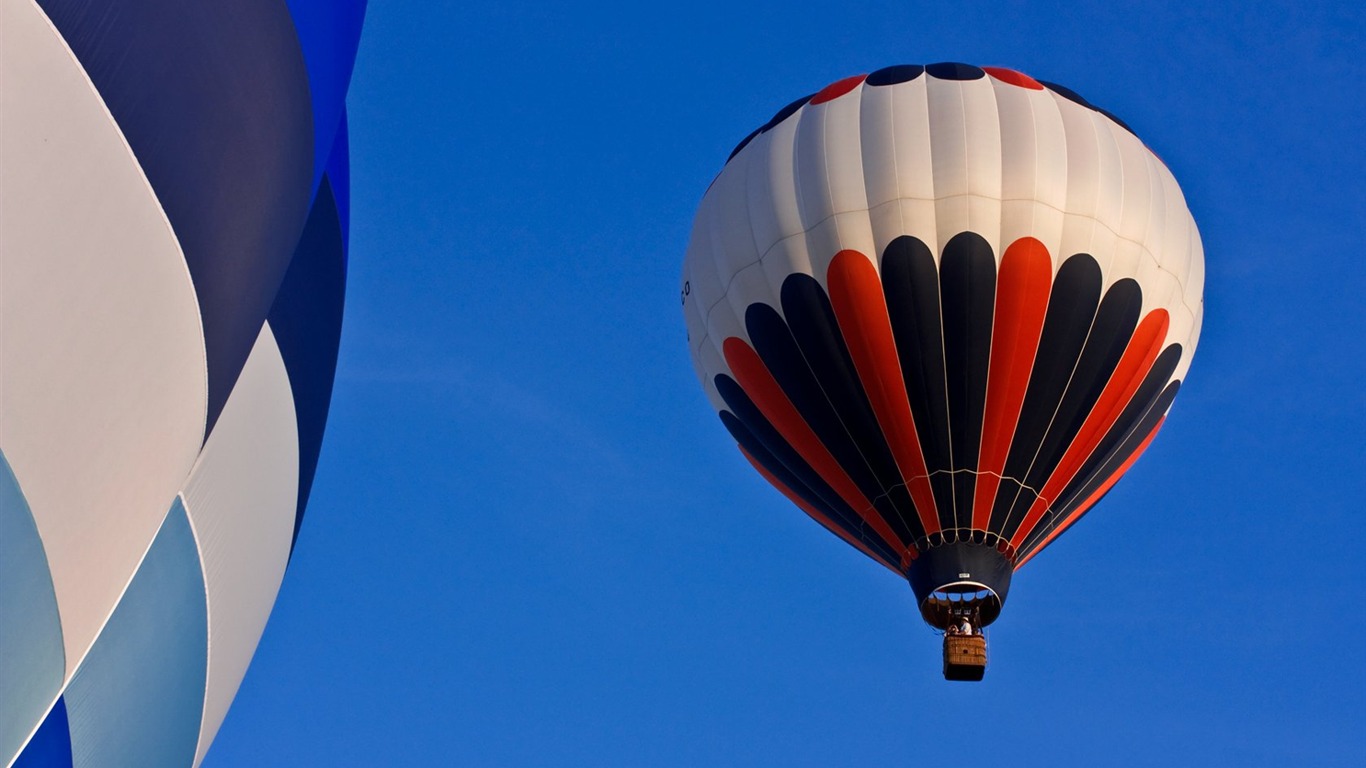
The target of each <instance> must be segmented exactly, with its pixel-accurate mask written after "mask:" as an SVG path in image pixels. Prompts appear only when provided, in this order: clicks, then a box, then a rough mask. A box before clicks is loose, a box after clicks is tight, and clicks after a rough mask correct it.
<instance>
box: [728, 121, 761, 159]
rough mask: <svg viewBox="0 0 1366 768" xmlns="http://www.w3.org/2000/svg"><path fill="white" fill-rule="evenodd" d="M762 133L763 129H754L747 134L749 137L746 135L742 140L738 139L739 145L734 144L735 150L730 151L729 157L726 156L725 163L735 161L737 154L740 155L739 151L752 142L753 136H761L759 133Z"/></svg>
mask: <svg viewBox="0 0 1366 768" xmlns="http://www.w3.org/2000/svg"><path fill="white" fill-rule="evenodd" d="M763 132H764V129H763V128H755V129H754V130H752V131H750V132H749V135H748V136H746V137H745V138H743V139H740V143H739V144H736V145H735V149H732V150H731V151H730V155H728V156H727V157H726V162H728V163H729V162H730V161H731V160H734V159H735V156H736V155H738V154H740V150H742V149H744V148H745V147H747V146H749V143H750V142H751V141H754V137H755V136H758V135H759V134H761V133H763Z"/></svg>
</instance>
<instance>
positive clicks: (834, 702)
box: [206, 0, 1366, 768]
mask: <svg viewBox="0 0 1366 768" xmlns="http://www.w3.org/2000/svg"><path fill="white" fill-rule="evenodd" d="M438 6H439V7H438ZM462 6H463V7H462ZM592 6H593V7H591V8H590V7H588V6H587V4H579V3H564V4H554V3H546V2H488V3H448V4H423V5H419V4H416V3H401V2H374V3H371V6H370V9H369V13H368V17H367V19H366V28H365V32H364V35H363V37H362V42H361V49H360V55H359V58H358V60H357V64H356V72H355V78H354V80H353V83H352V87H351V92H350V96H349V105H350V110H351V137H352V151H353V169H354V170H353V179H352V181H353V189H352V204H353V212H352V219H351V221H352V232H351V248H352V255H351V273H350V284H349V287H348V295H347V301H348V305H347V317H346V322H345V329H344V332H343V338H342V348H341V361H340V365H339V371H338V378H337V386H336V393H335V397H334V401H333V409H332V415H331V420H330V423H329V426H328V432H327V437H326V441H325V444H324V447H323V454H322V459H321V463H320V466H319V472H318V477H317V481H316V483H315V485H314V487H313V497H312V501H311V503H310V507H309V513H308V516H307V519H306V520H305V523H304V526H303V531H302V534H301V536H300V538H299V542H298V548H297V549H296V551H295V555H294V560H293V563H292V565H291V567H290V571H289V573H288V574H287V575H286V578H285V583H284V587H283V590H282V591H281V594H280V598H279V602H278V603H277V605H276V608H275V612H274V615H273V617H272V619H271V623H270V626H269V627H268V628H267V630H266V633H265V636H264V638H263V639H262V642H261V646H260V649H259V651H258V653H257V656H256V659H255V662H254V663H253V666H252V668H251V670H250V672H249V673H248V675H247V678H246V680H245V682H244V683H243V686H242V690H241V692H240V694H239V696H238V698H237V701H236V703H235V704H234V706H233V708H232V710H231V712H230V713H229V715H228V718H227V721H226V722H225V724H224V726H223V729H222V731H221V732H220V734H219V736H218V739H217V741H216V743H215V745H214V748H213V749H212V750H211V751H210V753H209V758H208V760H207V762H206V766H209V768H225V767H228V766H259V765H280V766H284V765H289V766H352V765H355V766H375V765H462V766H566V765H585V766H610V765H622V766H702V765H707V766H711V765H736V766H830V765H871V764H886V765H913V764H935V763H940V764H942V763H944V762H951V763H952V764H955V765H979V764H989V763H993V762H1007V761H1008V762H1010V763H1011V764H1013V765H1017V766H1035V765H1039V766H1042V765H1049V766H1056V765H1084V766H1096V765H1101V766H1105V765H1134V766H1143V765H1154V766H1158V765H1161V766H1167V765H1193V764H1197V763H1199V764H1204V765H1215V766H1222V765H1227V766H1286V765H1298V766H1339V765H1342V766H1346V765H1359V764H1360V762H1359V761H1361V760H1362V757H1363V755H1366V728H1363V722H1366V620H1363V615H1362V611H1361V606H1362V602H1363V598H1362V590H1363V588H1366V566H1364V565H1363V562H1364V561H1363V559H1362V557H1361V555H1360V554H1359V549H1360V546H1361V542H1362V540H1363V538H1366V510H1363V505H1362V501H1363V499H1366V480H1364V479H1363V474H1364V471H1366V437H1363V435H1364V434H1366V395H1363V387H1362V383H1361V382H1362V379H1363V377H1364V376H1366V343H1363V340H1362V325H1363V323H1366V310H1363V306H1362V297H1363V295H1366V267H1364V266H1363V259H1366V248H1364V247H1363V224H1366V202H1364V201H1366V184H1364V183H1363V172H1366V149H1363V147H1364V146H1366V142H1363V130H1364V129H1363V126H1366V97H1363V89H1364V88H1366V66H1364V65H1363V60H1364V59H1366V11H1363V10H1362V8H1361V6H1360V4H1359V3H1354V2H1340V3H1313V2H1295V3H1291V2H1274V3H1249V4H1234V3H1201V2H1176V3H1157V2H1141V3H1130V2H1118V3H1115V2H1109V3H1094V4H1081V5H1077V6H1075V7H1069V8H1066V9H1060V8H1057V7H1051V6H1049V5H1048V4H1043V3H1026V2H1005V3H980V2H958V3H936V4H927V3H909V2H905V0H901V1H900V2H874V3H861V4H849V3H803V4H793V3H790V2H765V3H743V4H742V3H736V2H728V3H710V2H700V1H699V2H693V3H678V4H657V3H642V2H634V3H619V4H607V3H595V4H592ZM945 60H956V61H965V62H970V63H975V64H986V65H1000V66H1007V67H1011V68H1014V69H1018V70H1020V71H1023V72H1026V73H1028V74H1030V75H1033V76H1035V77H1038V78H1042V79H1046V80H1051V81H1054V82H1058V83H1062V84H1064V85H1067V86H1068V87H1071V88H1072V89H1074V90H1076V91H1077V92H1079V93H1081V94H1082V95H1083V96H1085V97H1087V98H1088V99H1090V100H1091V101H1092V102H1094V103H1096V104H1098V105H1100V106H1102V107H1104V108H1106V109H1108V110H1110V111H1112V112H1114V113H1115V114H1117V115H1119V116H1120V117H1121V118H1123V119H1124V120H1125V121H1126V122H1128V123H1129V125H1131V126H1132V127H1133V128H1134V130H1135V131H1136V132H1137V133H1138V135H1139V136H1141V137H1142V138H1143V139H1144V140H1145V142H1146V143H1147V144H1148V145H1149V146H1150V147H1151V148H1152V149H1153V150H1154V151H1155V152H1157V154H1158V155H1159V156H1161V157H1162V158H1163V159H1164V160H1165V161H1166V163H1167V164H1168V165H1169V167H1170V168H1171V169H1172V171H1173V173H1174V174H1175V175H1176V177H1177V179H1178V180H1179V181H1180V183H1181V185H1182V187H1183V189H1184V191H1185V193H1186V197H1187V201H1188V203H1189V205H1190V207H1191V209H1192V211H1193V213H1194V214H1195V217H1196V220H1197V222H1198V223H1199V225H1200V229H1201V232H1202V235H1203V238H1204V244H1205V250H1206V258H1207V265H1208V279H1207V285H1206V314H1205V326H1204V334H1203V337H1202V338H1201V342H1200V347H1199V351H1198V353H1197V355H1196V357H1195V363H1194V367H1193V368H1192V370H1191V373H1190V376H1189V378H1188V379H1187V382H1186V385H1185V386H1183V387H1182V391H1181V395H1180V397H1178V398H1177V401H1176V404H1175V406H1174V408H1173V410H1172V413H1171V417H1170V418H1169V421H1168V424H1167V426H1166V427H1165V428H1164V430H1163V432H1162V434H1161V436H1160V437H1159V438H1158V440H1157V441H1156V442H1155V443H1154V445H1153V447H1152V448H1151V449H1150V450H1149V451H1148V453H1147V454H1146V455H1145V456H1144V458H1143V459H1142V460H1141V461H1140V462H1139V463H1138V464H1137V465H1136V467H1135V468H1134V469H1133V471H1131V472H1130V473H1129V475H1128V477H1127V478H1126V479H1125V480H1124V481H1123V482H1121V483H1120V484H1119V485H1118V486H1117V487H1116V489H1115V490H1114V492H1112V493H1111V494H1110V495H1109V497H1108V498H1107V499H1106V500H1105V501H1104V502H1103V504H1102V505H1101V506H1100V507H1099V508H1098V509H1097V511H1096V512H1095V513H1094V514H1091V515H1089V516H1088V517H1087V518H1086V520H1085V521H1084V522H1083V523H1082V524H1080V525H1079V526H1077V527H1076V528H1075V529H1074V530H1072V531H1070V532H1069V533H1068V534H1067V535H1066V536H1064V537H1062V538H1061V539H1059V540H1058V542H1057V543H1055V544H1054V545H1053V546H1052V547H1050V548H1049V550H1048V551H1047V552H1046V553H1045V555H1044V556H1042V557H1039V558H1038V559H1036V560H1034V561H1033V562H1031V563H1030V564H1029V565H1028V566H1026V567H1025V569H1024V570H1022V571H1021V572H1020V573H1019V574H1018V575H1017V577H1016V580H1015V582H1014V584H1013V588H1012V590H1011V595H1010V602H1009V604H1008V605H1007V607H1006V611H1005V613H1004V615H1003V616H1002V618H1001V620H1000V621H998V622H997V623H996V624H995V625H993V627H992V629H991V646H992V647H991V650H992V660H991V668H990V670H989V672H988V674H987V678H986V680H985V681H984V682H983V683H982V684H979V685H966V684H951V683H946V682H944V681H943V680H942V679H941V678H940V674H939V652H940V649H939V641H938V639H937V638H936V636H935V634H934V633H933V632H932V631H931V630H930V629H929V628H928V627H926V626H924V625H923V624H922V623H921V621H920V618H919V616H918V614H917V612H916V610H915V607H914V604H913V603H914V600H913V597H912V595H911V591H910V589H909V587H908V586H907V585H906V584H905V583H903V582H901V581H899V580H898V579H896V578H895V577H894V576H892V575H891V574H889V573H887V572H886V571H884V570H883V569H882V568H880V567H878V566H877V565H875V564H874V563H872V562H871V561H869V560H867V559H866V558H864V557H863V556H862V555H860V554H859V553H857V552H856V551H854V550H853V549H852V548H850V547H847V546H845V545H844V544H842V543H841V542H839V541H838V540H837V539H835V538H834V537H833V536H830V535H829V534H827V533H826V532H825V531H823V530H822V529H820V528H819V526H817V525H816V524H815V523H813V522H811V521H810V520H809V519H807V518H806V517H805V516H804V515H803V514H802V513H801V512H799V511H798V510H796V509H794V508H792V507H790V506H789V504H788V503H787V502H786V501H785V500H784V499H783V498H782V497H781V496H780V495H779V494H778V493H777V492H776V491H774V490H773V489H772V488H770V487H769V486H768V485H767V484H765V483H764V482H763V481H762V480H761V479H760V478H759V477H758V476H757V475H756V474H755V473H754V472H753V471H752V470H751V469H750V468H749V466H748V465H747V464H746V463H745V461H744V460H743V459H742V458H741V456H740V455H739V453H738V452H737V451H736V449H735V447H734V444H733V442H732V441H731V440H730V438H729V437H728V435H727V434H726V433H725V431H724V430H723V429H722V427H721V425H720V423H719V421H718V420H717V419H716V418H715V416H714V415H712V413H711V412H710V410H709V408H708V406H707V404H706V402H705V400H704V398H703V396H702V394H701V390H700V388H699V387H698V385H697V382H696V380H695V378H694V375H693V372H692V368H691V365H690V364H689V360H688V355H687V349H686V345H685V341H684V330H683V324H682V318H681V316H680V311H679V307H678V299H677V296H678V285H677V282H678V274H679V270H680V264H681V260H682V255H683V251H684V248H685V246H686V244H687V238H688V231H689V226H690V224H691V220H692V215H693V212H694V209H695V206H696V204H697V202H698V200H699V199H700V197H701V195H702V192H703V191H704V190H705V188H706V186H707V184H708V182H709V181H710V180H711V178H712V176H713V175H714V174H715V173H716V172H717V171H718V170H719V169H720V167H721V164H722V162H723V161H724V160H725V158H726V155H727V154H728V153H729V151H730V149H731V148H732V147H733V146H734V144H735V143H736V142H738V141H739V140H740V139H741V138H742V137H743V136H744V135H745V134H746V133H748V132H749V131H750V130H751V129H752V128H753V127H755V126H756V125H758V124H760V123H762V122H763V121H765V120H767V119H768V117H769V116H770V115H771V114H772V113H773V112H774V111H776V110H777V109H778V108H779V107H781V106H782V105H784V104H786V103H787V102H789V101H791V100H792V99H793V98H796V97H798V96H801V95H803V94H806V93H810V92H812V91H815V90H817V89H819V88H820V87H822V86H823V85H825V84H827V83H829V82H831V81H833V80H836V79H838V78H841V77H844V76H847V75H850V74H857V73H861V72H867V71H870V70H873V69H877V68H879V67H882V66H886V65H889V64H894V63H926V62H935V61H945Z"/></svg>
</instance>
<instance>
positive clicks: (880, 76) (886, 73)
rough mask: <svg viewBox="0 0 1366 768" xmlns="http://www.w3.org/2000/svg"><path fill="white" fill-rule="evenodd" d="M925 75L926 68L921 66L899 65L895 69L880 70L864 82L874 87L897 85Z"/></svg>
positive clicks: (884, 68) (885, 68)
mask: <svg viewBox="0 0 1366 768" xmlns="http://www.w3.org/2000/svg"><path fill="white" fill-rule="evenodd" d="M923 74H925V67H923V66H921V65H920V64H898V65H896V66H894V67H883V68H882V69H879V70H878V71H876V72H874V73H872V74H870V75H868V79H867V80H865V81H864V82H865V83H867V84H869V85H874V86H880V85H896V84H897V83H908V82H910V81H912V80H914V79H916V78H917V77H920V76H921V75H923Z"/></svg>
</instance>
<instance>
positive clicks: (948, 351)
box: [939, 232, 996, 528]
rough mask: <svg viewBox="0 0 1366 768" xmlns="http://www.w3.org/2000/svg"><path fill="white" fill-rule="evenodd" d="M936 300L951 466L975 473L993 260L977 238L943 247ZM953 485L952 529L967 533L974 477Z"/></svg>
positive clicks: (961, 237)
mask: <svg viewBox="0 0 1366 768" xmlns="http://www.w3.org/2000/svg"><path fill="white" fill-rule="evenodd" d="M939 295H940V301H941V303H942V306H941V309H942V311H943V322H944V359H945V371H946V373H947V377H948V382H947V383H948V395H949V437H950V447H951V449H952V452H953V458H952V465H953V468H954V469H955V470H961V469H971V470H976V469H977V455H978V453H979V451H980V449H981V447H982V414H983V412H984V411H985V410H986V401H987V369H988V367H990V365H991V329H992V317H993V316H994V314H995V310H996V258H995V256H993V255H992V251H991V245H990V244H988V243H987V241H986V240H985V239H983V238H982V236H981V235H978V234H977V233H975V232H963V233H961V234H958V235H955V236H954V237H953V239H951V240H949V242H948V244H947V245H945V246H944V258H943V260H942V261H941V263H940V265H939ZM953 482H954V504H955V510H954V518H955V520H956V523H955V527H958V528H970V527H972V496H973V491H974V490H975V488H976V485H977V476H976V475H975V474H968V473H966V472H961V473H959V474H956V475H954V478H953Z"/></svg>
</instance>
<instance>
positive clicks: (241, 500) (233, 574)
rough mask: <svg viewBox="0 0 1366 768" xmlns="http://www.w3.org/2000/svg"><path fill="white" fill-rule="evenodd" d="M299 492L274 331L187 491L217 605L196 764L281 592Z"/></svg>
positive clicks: (245, 372)
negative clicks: (276, 597)
mask: <svg viewBox="0 0 1366 768" xmlns="http://www.w3.org/2000/svg"><path fill="white" fill-rule="evenodd" d="M298 493H299V434H298V428H297V426H296V422H295V415H294V397H293V394H292V392H291V390H290V387H289V375H288V373H287V372H286V371H285V363H284V360H283V359H282V358H281V357H280V350H279V347H277V346H276V344H275V337H274V336H273V335H272V334H271V331H270V327H269V326H266V327H265V328H263V329H262V330H261V335H260V336H259V337H258V338H257V340H256V345H255V346H254V347H253V348H252V351H251V356H250V357H248V358H247V362H246V365H245V367H243V368H242V374H241V376H240V377H239V378H238V379H237V385H236V386H235V387H233V390H232V394H231V395H229V396H228V400H227V403H226V404H225V405H224V407H223V413H222V415H221V416H220V417H219V419H218V422H217V424H215V426H214V429H213V433H212V434H210V435H209V439H208V442H206V443H205V444H204V451H203V453H202V454H201V455H200V458H199V461H198V462H197V463H196V464H195V466H194V470H193V472H191V474H190V479H189V481H188V482H187V483H186V484H185V490H184V492H183V494H182V497H183V498H184V500H185V510H186V512H187V513H188V514H189V517H190V522H191V524H192V525H193V526H194V530H195V534H196V537H197V539H198V542H199V549H200V559H201V560H202V561H203V564H204V584H205V588H206V590H207V592H208V605H209V670H208V682H207V693H206V695H205V697H204V719H203V725H202V728H201V730H200V736H199V747H198V751H197V753H196V758H195V764H196V765H198V763H199V761H200V760H202V759H203V758H204V752H205V751H206V750H207V749H208V748H209V744H210V743H211V742H212V741H213V737H214V735H215V734H217V733H218V726H219V725H221V724H222V722H223V717H224V716H225V715H226V714H227V712H228V705H229V704H230V703H231V702H232V698H233V696H235V695H236V694H237V687H238V686H239V685H240V684H241V682H242V676H243V675H245V674H246V671H247V665H248V664H249V663H250V662H251V657H252V654H253V653H255V652H256V644H257V642H259V641H260V639H261V632H262V630H263V629H265V625H266V619H267V618H268V617H269V616H270V608H271V606H272V605H273V604H274V603H275V595H276V593H278V592H279V590H280V582H281V580H282V579H283V578H284V573H285V564H286V563H287V562H288V560H289V545H290V539H291V537H292V536H293V533H294V514H295V508H296V504H297V502H298Z"/></svg>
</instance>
